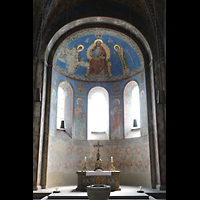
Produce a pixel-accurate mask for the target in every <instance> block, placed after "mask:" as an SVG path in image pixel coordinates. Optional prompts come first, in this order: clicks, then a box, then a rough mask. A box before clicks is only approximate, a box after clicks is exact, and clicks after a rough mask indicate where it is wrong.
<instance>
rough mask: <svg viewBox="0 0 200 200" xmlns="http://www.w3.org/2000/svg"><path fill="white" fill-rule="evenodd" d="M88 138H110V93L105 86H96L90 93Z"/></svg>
mask: <svg viewBox="0 0 200 200" xmlns="http://www.w3.org/2000/svg"><path fill="white" fill-rule="evenodd" d="M87 128H88V132H87V139H88V140H100V139H101V140H108V139H109V95H108V92H107V90H106V89H105V88H103V87H99V86H98V87H94V88H92V89H91V90H90V91H89V93H88V118H87Z"/></svg>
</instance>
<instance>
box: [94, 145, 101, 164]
mask: <svg viewBox="0 0 200 200" xmlns="http://www.w3.org/2000/svg"><path fill="white" fill-rule="evenodd" d="M94 147H97V154H96V155H97V160H101V159H100V153H99V148H100V147H103V145H100V144H99V141H97V145H94Z"/></svg>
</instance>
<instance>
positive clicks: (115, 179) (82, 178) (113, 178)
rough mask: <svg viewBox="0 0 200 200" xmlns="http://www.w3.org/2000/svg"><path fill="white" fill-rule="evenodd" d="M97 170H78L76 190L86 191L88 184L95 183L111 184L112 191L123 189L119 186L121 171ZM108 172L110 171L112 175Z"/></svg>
mask: <svg viewBox="0 0 200 200" xmlns="http://www.w3.org/2000/svg"><path fill="white" fill-rule="evenodd" d="M87 172H89V173H87ZM95 172H96V171H77V172H76V173H77V175H78V187H77V188H76V190H78V191H83V192H85V191H86V189H87V186H88V185H93V184H105V185H110V186H111V190H112V191H114V190H121V188H120V187H119V174H120V171H102V172H99V173H97V174H96V173H95ZM104 172H105V173H107V175H105V174H104ZM108 172H110V175H109V173H108ZM86 173H87V175H86ZM88 174H89V175H88Z"/></svg>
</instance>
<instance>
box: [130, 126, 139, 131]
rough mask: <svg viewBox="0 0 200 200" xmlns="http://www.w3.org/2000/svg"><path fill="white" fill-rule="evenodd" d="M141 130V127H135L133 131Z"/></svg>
mask: <svg viewBox="0 0 200 200" xmlns="http://www.w3.org/2000/svg"><path fill="white" fill-rule="evenodd" d="M135 130H140V127H133V128H132V129H131V131H135Z"/></svg>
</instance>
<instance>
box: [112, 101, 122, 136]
mask: <svg viewBox="0 0 200 200" xmlns="http://www.w3.org/2000/svg"><path fill="white" fill-rule="evenodd" d="M119 105H120V100H119V99H114V100H113V108H112V110H111V116H112V136H111V138H112V139H123V135H122V109H121V107H120V106H119Z"/></svg>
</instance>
